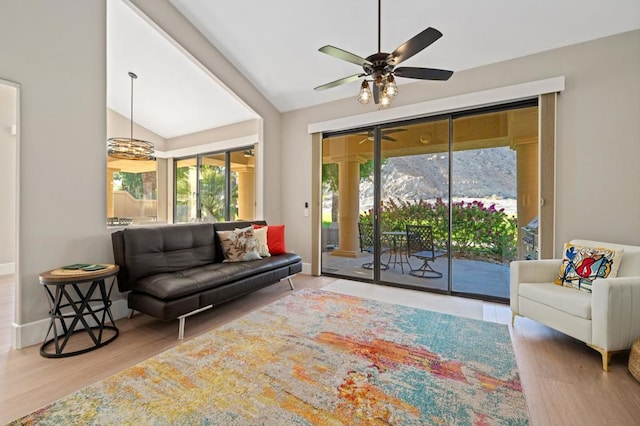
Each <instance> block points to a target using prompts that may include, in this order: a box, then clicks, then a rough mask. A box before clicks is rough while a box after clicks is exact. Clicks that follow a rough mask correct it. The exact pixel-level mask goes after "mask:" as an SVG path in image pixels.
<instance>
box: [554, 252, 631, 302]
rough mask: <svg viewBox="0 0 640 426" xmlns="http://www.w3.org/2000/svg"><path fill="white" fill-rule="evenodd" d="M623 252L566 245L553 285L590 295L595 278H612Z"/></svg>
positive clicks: (615, 273) (616, 271)
mask: <svg viewBox="0 0 640 426" xmlns="http://www.w3.org/2000/svg"><path fill="white" fill-rule="evenodd" d="M622 253H623V250H622V249H620V250H613V249H607V248H594V247H584V246H577V245H574V244H570V243H566V244H565V245H564V257H563V259H562V265H561V266H560V272H559V274H558V278H556V281H555V283H556V284H558V285H563V286H565V287H573V288H576V289H578V290H582V291H585V292H587V293H591V286H592V284H593V281H594V280H595V279H596V278H607V277H610V278H614V277H615V276H616V275H617V273H618V267H619V266H620V259H621V258H622Z"/></svg>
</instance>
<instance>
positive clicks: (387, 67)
mask: <svg viewBox="0 0 640 426" xmlns="http://www.w3.org/2000/svg"><path fill="white" fill-rule="evenodd" d="M367 61H369V62H371V65H369V64H364V65H363V66H362V69H363V70H364V72H365V73H366V74H367V75H370V76H372V77H373V79H374V80H375V79H376V78H378V77H379V76H380V77H386V76H387V75H389V74H390V73H392V72H393V68H394V65H393V57H392V56H391V54H389V53H383V52H378V53H374V54H373V55H371V56H369V57H367ZM389 62H391V63H389Z"/></svg>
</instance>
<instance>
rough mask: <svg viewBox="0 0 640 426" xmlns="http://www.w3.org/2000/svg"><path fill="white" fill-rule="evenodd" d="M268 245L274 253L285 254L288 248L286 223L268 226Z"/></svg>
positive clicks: (255, 226) (270, 251)
mask: <svg viewBox="0 0 640 426" xmlns="http://www.w3.org/2000/svg"><path fill="white" fill-rule="evenodd" d="M263 226H265V225H255V224H254V225H253V227H254V228H262V227H263ZM267 245H268V246H269V253H271V254H272V255H277V254H285V253H286V252H287V248H286V246H285V244H284V225H268V226H267Z"/></svg>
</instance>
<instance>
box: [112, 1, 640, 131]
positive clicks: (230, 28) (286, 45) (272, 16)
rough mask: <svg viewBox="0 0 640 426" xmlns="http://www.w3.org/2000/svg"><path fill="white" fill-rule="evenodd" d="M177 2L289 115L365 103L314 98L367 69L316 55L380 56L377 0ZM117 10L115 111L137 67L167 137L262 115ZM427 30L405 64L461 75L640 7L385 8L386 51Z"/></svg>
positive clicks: (145, 107) (617, 24)
mask: <svg viewBox="0 0 640 426" xmlns="http://www.w3.org/2000/svg"><path fill="white" fill-rule="evenodd" d="M169 1H170V2H171V3H172V4H173V5H174V6H175V7H176V8H177V9H178V10H179V11H180V13H182V14H183V15H184V16H185V17H186V18H187V19H188V20H189V21H191V23H192V24H193V25H194V26H195V27H196V28H197V29H198V30H199V31H200V32H202V34H203V35H204V36H205V37H206V38H207V39H209V41H210V42H211V43H212V44H213V45H214V46H215V47H216V48H217V49H218V50H220V51H221V52H222V53H223V54H224V55H225V57H226V58H227V59H228V60H229V61H230V62H231V63H232V64H233V65H234V66H235V67H236V68H237V69H238V70H239V72H240V73H242V74H243V75H244V76H245V77H246V78H247V79H248V80H249V81H250V82H252V83H253V84H254V85H255V87H256V88H257V89H258V90H259V91H260V92H261V93H262V94H263V95H264V96H265V97H266V98H267V99H269V101H270V102H271V103H272V104H273V105H274V106H275V107H276V108H277V109H278V110H279V111H281V112H285V111H290V110H294V109H299V108H304V107H308V106H312V105H316V104H320V103H325V102H329V101H333V100H336V99H341V98H345V97H355V96H356V94H357V91H358V83H357V82H354V83H350V84H347V85H344V86H341V87H337V88H333V89H329V90H326V91H323V92H318V91H314V90H313V88H314V87H315V86H318V85H321V84H323V83H327V82H329V81H333V80H336V79H338V78H341V77H345V76H348V75H352V74H355V73H358V72H359V71H360V70H361V69H360V68H359V67H358V66H357V65H354V64H350V63H347V62H344V61H340V60H337V59H335V58H332V57H330V56H328V55H325V54H323V53H320V52H318V48H320V47H321V46H324V45H327V44H330V45H334V46H336V47H339V48H342V49H344V50H347V51H349V52H352V53H354V54H357V55H359V56H363V57H366V56H368V55H370V54H372V53H375V52H376V51H377V2H376V1H375V0H349V1H344V0H324V1H314V2H307V1H300V0H271V1H258V0H252V1H250V0H245V1H235V2H229V1H224V2H223V1H211V0H169ZM108 4H109V8H110V12H109V17H110V20H109V22H108V28H109V43H110V47H109V59H108V64H109V103H110V106H111V105H112V106H113V109H115V110H116V111H118V112H120V113H121V114H123V115H125V116H128V114H129V112H128V111H129V109H130V108H129V104H128V102H129V84H130V82H129V78H128V76H127V72H128V71H130V70H135V69H138V70H140V71H139V74H140V78H139V79H138V80H137V81H136V83H135V84H136V85H137V86H135V87H136V95H135V103H136V106H135V117H136V121H137V122H139V123H140V124H142V125H143V126H145V127H147V128H149V129H150V130H153V131H156V132H157V133H159V134H160V135H161V136H164V137H172V136H177V135H180V134H185V133H190V132H192V131H194V129H199V128H201V127H204V128H212V127H218V126H221V125H225V124H230V123H232V122H238V121H243V120H246V119H248V118H253V117H255V114H254V113H253V112H252V111H250V110H249V109H248V108H247V107H246V106H245V105H244V104H243V103H242V102H241V101H238V100H237V99H236V98H235V97H234V96H233V95H232V94H229V93H227V91H226V89H224V88H223V87H221V86H219V85H217V83H216V81H215V79H212V78H211V76H209V75H207V74H206V73H205V72H204V71H202V70H201V69H200V68H199V67H197V66H195V65H193V64H192V63H191V64H188V62H189V61H186V60H185V61H181V60H179V59H178V58H177V56H176V52H178V53H179V51H178V50H177V49H176V48H175V46H172V45H171V43H168V42H164V43H162V42H161V40H160V41H159V40H156V41H155V42H154V44H153V47H152V48H150V46H151V45H150V43H151V40H152V39H158V37H159V35H158V34H157V32H156V33H155V35H153V34H152V33H153V32H154V31H155V30H154V29H153V28H152V27H151V26H149V25H148V24H146V23H145V22H144V20H142V19H141V18H139V17H136V16H134V18H136V19H137V22H138V27H140V28H138V29H137V30H134V29H133V28H134V27H135V25H134V24H135V23H136V20H135V19H133V20H127V19H128V18H127V19H125V18H123V17H121V16H117V17H116V18H115V19H114V16H113V13H114V12H113V10H116V9H118V10H119V9H121V8H123V7H124V8H125V9H126V8H127V6H125V5H123V4H122V3H121V2H120V0H109V3H108ZM120 12H123V11H122V10H120ZM123 13H126V11H125V12H123ZM140 24H144V25H142V26H141V25H140ZM145 25H146V27H145ZM426 27H434V28H437V29H438V30H440V31H441V32H442V33H443V34H444V36H443V37H442V38H441V39H440V40H438V41H436V42H435V43H434V44H433V45H431V46H429V47H428V48H427V49H425V50H424V51H422V52H420V53H418V54H416V55H415V56H414V57H412V58H410V59H409V60H407V61H406V62H405V63H404V64H403V65H406V66H415V67H433V68H444V69H450V70H453V71H456V72H458V71H462V70H465V69H470V68H475V67H478V66H482V65H486V64H490V63H495V62H499V61H505V60H509V59H512V58H516V57H521V56H525V55H529V54H533V53H537V52H542V51H545V50H549V49H554V48H558V47H562V46H567V45H572V44H576V43H580V42H584V41H588V40H592V39H596V38H601V37H605V36H609V35H613V34H617V33H622V32H626V31H631V30H634V29H638V28H640V2H639V1H638V0H590V1H587V2H586V1H583V0H563V1H557V0H537V1H535V2H534V1H526V2H522V1H513V0H486V1H478V0H457V1H447V0H393V1H392V0H382V18H381V47H382V50H383V51H387V52H390V51H393V50H394V49H395V48H396V47H398V46H399V45H401V44H402V43H403V42H404V41H406V40H408V39H409V38H411V37H413V36H414V35H416V34H417V33H419V32H420V31H422V30H423V29H425V28H426ZM129 31H140V33H129ZM160 38H161V37H160ZM172 49H173V50H172ZM163 55H170V56H171V60H167V59H166V57H164V56H163ZM156 74H158V75H156ZM408 81H414V80H406V79H398V83H399V85H400V95H399V96H401V95H402V84H403V83H405V82H408ZM143 82H144V83H143ZM420 84H425V85H434V84H455V74H454V76H453V77H452V78H451V79H450V80H449V81H448V82H431V81H423V82H421V83H420ZM368 107H370V108H375V107H374V106H372V105H369V106H368ZM147 111H149V112H147ZM159 111H162V113H160V112H159ZM200 113H202V114H201V115H200ZM181 114H182V115H181ZM191 122H193V123H191ZM187 123H191V124H189V125H187ZM200 130H202V129H200ZM195 131H197V130H195Z"/></svg>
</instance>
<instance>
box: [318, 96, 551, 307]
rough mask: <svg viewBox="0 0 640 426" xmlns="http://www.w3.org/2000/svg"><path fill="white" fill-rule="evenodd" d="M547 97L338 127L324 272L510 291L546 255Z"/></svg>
mask: <svg viewBox="0 0 640 426" xmlns="http://www.w3.org/2000/svg"><path fill="white" fill-rule="evenodd" d="M538 152H539V148H538V107H537V99H533V100H529V101H525V102H518V103H512V104H508V105H501V106H499V107H492V108H484V109H477V110H473V111H465V112H460V113H456V114H447V115H442V116H436V117H428V118H424V119H418V120H411V121H404V122H397V123H389V124H385V125H380V126H372V127H369V128H362V129H355V130H350V131H345V132H337V133H328V134H325V135H324V137H323V142H322V160H323V161H322V176H323V179H322V183H323V185H322V188H323V197H322V207H323V209H322V261H321V262H322V268H321V271H322V273H323V274H327V275H336V276H342V277H350V278H355V279H360V280H363V281H371V282H376V283H381V284H387V285H393V286H400V287H407V288H412V289H419V290H428V291H435V292H441V293H447V294H459V295H467V296H469V297H480V298H485V299H490V300H501V301H505V300H508V298H509V262H510V261H511V260H515V259H525V258H533V257H535V256H537V251H538V247H537V244H538V238H537V234H536V230H537V225H536V217H537V211H538V209H537V207H538V206H537V203H536V200H537V199H538V188H537V186H538V175H539V169H540V167H539V164H538Z"/></svg>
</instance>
